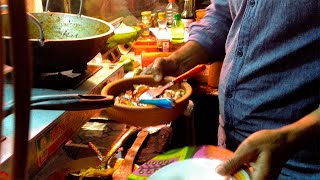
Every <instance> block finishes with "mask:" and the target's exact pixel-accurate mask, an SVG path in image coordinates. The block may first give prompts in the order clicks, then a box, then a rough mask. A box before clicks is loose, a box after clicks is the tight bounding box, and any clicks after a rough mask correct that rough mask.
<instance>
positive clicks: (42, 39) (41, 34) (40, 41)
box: [0, 5, 44, 47]
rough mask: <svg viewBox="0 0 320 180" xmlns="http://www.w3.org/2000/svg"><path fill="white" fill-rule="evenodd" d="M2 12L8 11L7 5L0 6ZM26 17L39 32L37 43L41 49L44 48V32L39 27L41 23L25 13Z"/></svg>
mask: <svg viewBox="0 0 320 180" xmlns="http://www.w3.org/2000/svg"><path fill="white" fill-rule="evenodd" d="M3 10H8V5H0V11H3ZM27 15H28V17H29V18H30V19H31V21H32V22H33V23H34V24H35V25H36V26H37V28H38V30H39V34H40V38H39V43H40V46H41V47H43V46H44V32H43V28H42V26H41V23H40V21H39V20H38V19H37V18H36V17H35V16H34V15H32V14H31V13H28V12H27Z"/></svg>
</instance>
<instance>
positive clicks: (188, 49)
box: [171, 41, 208, 69]
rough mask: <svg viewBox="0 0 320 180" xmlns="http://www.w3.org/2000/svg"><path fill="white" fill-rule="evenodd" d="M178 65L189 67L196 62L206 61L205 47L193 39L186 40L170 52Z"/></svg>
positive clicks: (202, 62) (204, 62)
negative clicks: (178, 47)
mask: <svg viewBox="0 0 320 180" xmlns="http://www.w3.org/2000/svg"><path fill="white" fill-rule="evenodd" d="M171 57H172V59H175V60H176V61H177V63H178V64H179V65H180V66H185V68H186V69H191V68H192V67H194V66H196V65H197V64H206V63H208V55H207V53H206V51H205V49H204V48H203V47H202V46H201V45H200V44H198V43H197V42H195V41H188V42H187V43H186V44H185V45H183V46H182V47H181V48H180V49H178V50H177V51H175V52H174V53H172V54H171Z"/></svg>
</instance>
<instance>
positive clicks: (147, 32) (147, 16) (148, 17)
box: [141, 11, 152, 37]
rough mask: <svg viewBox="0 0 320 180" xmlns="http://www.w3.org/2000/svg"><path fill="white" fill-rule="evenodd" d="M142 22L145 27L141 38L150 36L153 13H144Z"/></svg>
mask: <svg viewBox="0 0 320 180" xmlns="http://www.w3.org/2000/svg"><path fill="white" fill-rule="evenodd" d="M141 16H142V17H141V22H142V26H143V30H142V34H141V36H144V37H146V36H149V35H150V29H149V28H150V27H151V25H152V19H151V11H142V12H141Z"/></svg>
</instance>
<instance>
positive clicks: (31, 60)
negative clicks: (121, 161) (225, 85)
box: [0, 0, 245, 179]
mask: <svg viewBox="0 0 320 180" xmlns="http://www.w3.org/2000/svg"><path fill="white" fill-rule="evenodd" d="M26 2H27V4H25V3H24V2H13V1H9V2H8V3H6V2H1V4H0V5H2V6H1V7H2V8H1V14H2V18H1V19H0V20H1V21H0V22H1V24H0V25H1V26H0V27H1V28H0V29H1V31H0V32H1V33H0V34H1V37H3V38H2V41H3V43H1V45H2V46H0V50H1V51H0V52H1V57H0V59H1V64H4V68H3V69H2V68H1V73H2V74H4V76H2V79H1V82H2V85H1V87H2V89H1V94H0V95H1V101H0V103H2V104H5V105H4V108H3V112H1V113H2V114H1V115H2V116H3V117H4V118H3V120H2V132H1V131H0V132H1V134H2V142H1V152H0V153H1V166H0V171H1V172H3V173H4V174H7V176H5V177H8V179H9V177H10V178H12V179H28V178H31V179H32V178H44V177H45V176H46V175H48V174H50V173H48V167H50V168H51V167H52V164H55V165H56V164H57V159H59V158H57V157H56V156H57V152H59V151H61V148H64V149H68V148H69V149H70V148H71V149H72V148H85V149H93V150H90V153H91V155H92V156H95V158H92V157H88V158H87V159H85V160H83V159H79V160H75V161H72V162H71V163H68V165H67V166H70V164H77V165H79V164H86V165H89V166H95V163H96V159H97V158H98V159H99V157H100V158H102V159H104V158H105V157H103V155H100V156H99V151H100V150H101V151H103V152H104V153H105V152H108V151H109V152H110V151H111V150H113V151H114V152H113V153H118V152H119V149H120V150H121V148H120V147H121V146H124V147H125V145H124V144H123V143H122V142H123V141H124V140H125V139H127V138H128V137H125V136H124V135H128V134H132V133H136V134H137V132H138V131H140V133H138V135H137V138H134V139H133V140H132V142H131V143H132V144H133V145H132V146H131V147H130V146H129V147H127V148H124V147H123V149H122V150H123V152H122V157H123V158H125V159H127V158H126V157H127V156H129V155H131V158H134V157H135V154H137V153H138V149H139V147H140V146H142V144H143V141H144V139H145V138H146V137H147V135H148V134H152V133H151V130H150V128H147V129H146V128H145V127H139V126H141V124H139V123H138V124H134V123H132V122H133V121H132V120H131V121H132V122H130V120H129V122H128V123H126V122H127V121H125V120H123V121H122V120H120V123H114V121H113V120H118V119H117V118H118V116H116V115H115V114H116V113H117V112H116V111H118V110H115V111H104V110H105V107H106V106H112V105H113V101H112V105H110V99H108V98H109V97H108V96H107V95H109V94H107V93H106V94H102V95H106V97H104V98H105V99H102V101H103V102H102V103H100V104H99V103H97V104H95V105H92V103H91V104H90V105H89V106H85V108H84V107H83V106H84V105H82V106H81V107H80V109H79V107H76V108H72V107H73V106H72V105H70V104H67V105H61V103H60V102H59V103H56V104H54V103H53V104H54V105H57V104H58V107H56V106H52V104H49V105H47V104H45V105H44V104H41V103H42V100H39V99H36V101H35V102H33V100H34V97H39V96H49V99H50V98H51V99H52V98H54V99H56V98H57V96H58V97H59V98H60V97H61V96H66V97H69V95H70V96H72V95H77V98H79V95H80V99H81V98H84V99H85V100H87V98H88V99H89V100H93V99H95V100H96V99H99V98H101V96H93V95H100V94H101V93H102V92H107V90H105V88H106V87H108V85H109V84H112V85H113V84H116V83H115V82H120V81H121V79H126V78H128V77H131V76H134V73H136V72H137V69H140V68H143V67H141V63H142V62H141V61H142V59H141V58H142V55H143V53H144V52H140V53H142V54H141V55H140V54H136V52H135V50H137V49H136V48H135V47H134V46H130V43H129V45H128V44H126V43H124V44H119V43H116V45H112V46H108V45H110V43H109V44H108V43H107V42H110V41H108V40H110V39H112V35H113V36H115V32H114V31H115V29H116V28H118V27H119V26H121V27H123V24H125V23H126V24H127V25H128V26H129V25H130V26H132V25H133V26H135V25H138V26H139V24H140V21H141V17H140V12H141V11H142V10H152V11H153V12H159V11H161V8H163V7H164V6H165V5H166V4H167V2H162V1H154V2H153V1H152V3H151V2H150V1H148V3H147V4H146V5H145V6H143V5H142V4H143V3H146V2H144V1H141V4H139V3H138V2H140V1H138V2H136V1H127V2H126V3H127V4H121V2H123V1H99V3H96V4H94V3H92V2H91V1H84V2H83V3H82V1H79V2H77V3H76V4H72V3H73V2H74V1H72V2H71V1H66V0H65V1H63V2H60V3H61V4H60V5H59V4H56V3H57V1H52V2H51V3H52V4H50V3H49V0H47V1H42V2H40V1H34V2H37V3H36V5H35V4H34V5H32V4H31V5H30V4H28V1H26ZM30 2H31V1H30ZM32 2H33V1H32ZM89 2H91V3H89ZM123 3H124V2H123ZM3 5H4V6H3ZM159 5H162V6H159ZM12 6H13V7H14V8H12ZM74 6H76V7H77V8H78V10H76V9H77V8H75V7H74ZM97 7H99V8H98V9H99V11H97ZM117 7H121V8H120V9H119V8H117ZM143 7H144V8H147V9H144V8H143ZM56 9H58V10H63V11H65V12H54V11H55V10H56ZM79 9H80V10H79ZM82 9H83V11H82ZM116 10H119V11H120V10H121V11H120V12H119V13H115V12H116ZM26 11H27V12H28V13H25V12H26ZM8 12H9V13H8ZM55 16H56V17H55ZM119 17H120V18H119ZM123 17H124V18H123ZM30 22H31V25H30ZM45 22H50V23H51V24H50V23H49V24H44V23H45ZM57 24H58V26H57ZM73 24H74V25H73ZM69 25H72V27H70V28H69V27H68V26H69ZM80 25H81V26H80ZM96 26H97V27H96ZM9 27H10V28H9ZM47 27H48V29H46V28H47ZM140 27H141V26H140ZM68 28H69V29H68ZM55 29H63V30H62V31H60V33H61V32H63V33H62V36H61V37H59V38H58V39H57V38H56V37H54V36H55V35H50V32H48V31H49V30H53V32H51V33H53V34H54V33H56V32H55V31H54V30H55ZM151 30H153V31H152V32H156V30H157V29H156V28H155V29H151ZM140 31H143V27H142V29H139V30H138V32H140ZM30 33H31V34H30ZM48 33H49V34H48ZM58 33H59V32H58ZM153 34H156V33H153ZM140 35H141V34H140V33H136V34H135V36H134V41H138V40H139V38H141V37H140ZM120 36H121V35H120ZM52 37H54V38H52ZM55 38H56V39H55ZM131 38H132V37H131ZM140 40H141V42H144V40H145V39H143V38H142V39H140ZM178 46H179V45H176V47H174V48H178ZM142 48H143V47H142ZM174 48H173V50H174ZM143 50H146V49H143ZM143 50H142V51H143ZM158 51H159V49H157V48H156V52H158ZM152 53H153V52H152ZM144 55H145V54H144ZM145 56H146V55H145ZM150 56H151V57H152V58H153V59H154V58H155V57H158V56H160V55H159V54H151V55H149V56H148V58H150ZM128 57H130V58H128ZM21 59H23V61H21ZM127 59H131V60H132V59H133V60H132V61H130V63H129V64H130V66H129V70H128V64H127V63H126V62H127ZM149 60H150V59H149ZM136 62H138V64H135V63H136ZM145 66H146V65H144V67H145ZM206 72H207V71H206ZM202 76H205V74H204V73H203V74H202ZM201 78H202V79H201ZM128 79H130V78H128ZM140 79H141V78H140ZM150 79H152V78H150V77H149V80H144V81H141V82H149V81H151V80H150ZM195 80H196V81H198V82H199V81H201V80H203V77H201V75H199V76H198V79H196V78H195ZM170 81H171V79H170V80H167V81H166V82H163V84H161V85H164V84H165V83H167V82H170ZM204 81H206V79H205V80H204ZM123 82H124V83H123V84H125V85H127V84H128V82H129V81H125V80H123ZM141 82H140V81H135V83H141ZM183 83H186V82H183ZM183 83H182V85H181V87H183V88H184V90H185V91H186V92H187V94H188V93H190V94H188V96H187V98H186V99H183V100H184V101H183V100H180V101H179V100H177V101H176V102H175V103H176V104H175V107H174V108H173V109H174V111H172V112H175V113H172V112H171V111H170V113H167V110H166V109H164V110H163V111H161V112H160V113H159V112H157V111H159V108H158V107H157V110H156V111H152V108H154V107H152V108H149V109H151V112H150V115H152V117H153V119H154V121H152V120H151V122H156V121H155V120H156V118H157V116H160V115H159V114H161V113H162V115H166V114H175V115H174V116H168V117H166V118H165V120H166V121H163V120H162V121H160V123H159V122H157V123H153V124H152V123H150V121H149V122H147V123H146V124H145V126H148V127H150V126H152V127H153V126H156V125H162V126H161V127H156V129H163V131H160V132H162V133H163V132H166V135H168V134H170V133H171V130H170V131H168V129H166V127H169V125H170V122H171V121H172V126H171V127H174V126H175V123H174V121H173V120H175V119H180V121H182V123H180V124H179V125H178V126H179V128H177V130H176V133H177V134H179V133H180V137H178V139H179V138H180V139H179V140H181V139H183V140H184V141H187V142H188V143H187V144H188V145H195V136H196V135H195V130H190V129H193V128H194V127H195V124H194V123H195V122H194V118H195V117H197V114H194V109H193V103H192V101H189V100H191V98H192V97H193V98H195V99H194V101H195V102H196V101H197V96H194V95H193V96H192V97H191V90H190V91H189V90H188V88H189V89H190V88H191V86H190V85H189V84H187V83H186V84H183ZM202 83H203V81H202ZM205 84H206V82H205ZM125 85H122V87H125ZM193 88H194V87H193ZM209 88H210V87H209ZM215 88H216V87H215ZM200 89H201V88H200ZM108 90H109V89H108ZM194 90H197V89H196V88H194ZM109 91H112V90H109ZM200 91H201V93H202V94H203V90H200ZM195 92H197V91H195ZM86 94H87V95H92V96H90V97H89V96H85V95H86ZM59 95H60V96H59ZM81 95H82V96H81ZM111 95H112V94H111ZM216 95H217V94H213V95H212V94H211V95H210V96H211V97H214V100H212V101H214V102H215V103H217V100H216ZM185 96H186V95H185ZM46 98H48V97H46ZM90 98H91V99H90ZM46 100H48V99H46ZM99 100H100V99H99ZM49 101H50V100H49ZM10 102H14V103H13V104H12V106H11V110H10V111H7V109H6V108H7V104H10ZM180 102H181V103H180ZM72 103H73V102H72ZM72 103H71V104H72ZM180 104H183V105H180ZM59 105H60V106H59ZM52 108H53V109H52ZM8 109H10V108H8ZM37 109H40V110H37ZM110 109H115V108H114V107H112V108H110ZM120 111H121V113H120V114H121V115H124V116H131V119H134V117H135V115H133V116H132V115H130V114H129V113H130V111H127V112H124V111H123V109H120ZM198 111H199V112H200V111H203V109H202V110H199V109H198ZM209 111H210V110H209ZM110 112H111V113H110ZM138 112H139V113H140V114H142V115H143V113H147V112H148V111H146V110H145V109H143V110H142V111H141V110H140V111H138ZM168 112H169V110H168ZM135 113H136V112H135ZM155 113H158V115H154V114H155ZM183 113H184V114H183ZM215 113H216V114H215V116H217V112H215ZM199 114H201V113H199ZM113 115H114V116H113ZM144 115H145V116H146V114H144ZM203 115H204V116H205V115H206V114H201V115H199V118H203ZM147 116H148V115H147ZM110 117H112V118H116V119H112V118H110ZM181 117H182V118H181ZM97 119H98V120H99V122H103V123H104V126H103V127H104V128H103V130H106V128H105V127H106V124H107V127H108V128H109V129H111V131H108V133H109V134H111V135H108V138H101V139H100V141H99V142H100V143H101V141H103V143H104V144H101V145H99V148H101V149H100V150H99V148H98V150H97V148H96V146H95V145H94V144H93V145H92V146H91V148H89V147H88V146H87V143H89V142H91V141H94V140H93V139H90V140H86V141H81V142H75V141H76V140H75V137H81V136H80V135H79V133H81V132H82V131H83V129H84V126H90V123H88V122H91V123H92V122H93V121H92V120H97ZM141 122H142V121H141ZM177 122H179V120H177ZM148 123H150V124H148ZM164 124H165V125H164ZM168 124H169V125H168ZM91 125H92V124H91ZM133 125H134V126H133ZM183 126H185V130H184V131H183V133H181V129H183V128H181V127H183ZM133 127H134V128H133ZM156 132H157V131H156ZM159 136H160V135H154V136H153V138H154V139H153V141H159V139H157V138H159ZM92 137H93V136H92ZM170 137H171V136H168V138H169V139H170ZM150 139H152V138H150ZM150 141H152V140H150ZM97 142H98V141H97ZM119 142H121V143H120V144H119ZM129 142H130V141H129ZM168 142H169V140H168V141H166V142H164V144H166V143H168ZM170 142H171V141H170ZM198 142H201V140H200V141H198ZM153 143H154V142H153ZM147 145H150V146H151V145H152V143H151V142H150V143H149V141H148V144H147ZM176 145H178V144H176ZM161 147H162V148H163V149H162V150H163V151H164V150H167V149H165V148H164V147H165V145H163V146H161ZM173 147H174V146H173ZM112 148H115V149H112ZM144 148H145V149H143V150H146V149H148V147H146V145H144ZM166 148H167V147H166ZM94 149H95V151H94ZM134 149H136V150H134ZM179 150H181V152H182V151H183V152H184V150H185V149H183V148H182V149H179ZM163 151H161V152H158V154H154V155H153V156H150V154H149V156H146V155H144V156H141V158H143V157H144V158H146V157H148V158H149V159H145V161H141V162H140V163H141V164H143V163H146V162H147V160H150V159H151V158H153V157H156V155H159V154H161V153H162V152H163ZM187 151H188V152H192V153H191V154H193V155H192V156H199V154H200V156H202V157H206V156H208V157H214V156H215V153H214V152H216V151H220V150H218V149H214V148H213V149H212V147H204V146H203V147H198V148H196V149H193V148H190V149H188V150H187ZM202 151H204V152H207V153H205V154H206V155H201V153H204V152H202ZM179 152H180V151H179ZM90 153H89V154H90ZM96 153H98V156H96ZM210 153H211V155H210ZM119 154H120V155H119ZM119 154H117V155H118V156H121V153H119ZM146 154H147V153H146ZM112 155H113V154H112ZM189 155H190V154H189ZM229 155H230V153H229V152H225V154H224V155H223V156H221V158H220V159H221V160H223V158H226V157H228V156H229ZM107 156H108V154H107ZM138 156H139V155H138ZM187 157H190V156H186V158H187ZM73 158H75V159H76V158H77V157H73ZM90 158H91V159H90ZM160 158H161V157H160ZM93 159H94V160H93ZM53 161H54V162H53ZM132 161H133V160H132ZM99 162H100V161H99ZM58 163H59V162H58ZM126 163H127V162H126ZM131 163H132V164H136V162H131ZM98 164H99V163H98ZM132 164H131V165H132ZM141 164H140V165H141ZM77 168H87V167H80V166H77ZM138 168H139V167H136V169H138ZM57 169H58V168H57ZM122 170H123V169H122ZM44 171H45V172H44ZM49 171H50V170H49ZM51 171H52V169H51ZM119 171H120V170H119ZM119 171H118V172H117V171H116V172H115V174H118V176H117V175H115V177H128V176H129V175H130V174H131V173H132V172H133V169H132V168H131V169H130V171H129V174H126V175H123V172H122V173H121V172H119ZM123 171H124V170H123ZM51 173H52V172H51ZM242 173H244V172H242ZM39 174H42V175H43V176H41V175H39ZM244 174H245V173H244ZM133 176H134V175H133ZM51 177H52V176H51ZM56 177H58V176H56Z"/></svg>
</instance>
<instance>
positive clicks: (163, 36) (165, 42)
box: [157, 12, 171, 52]
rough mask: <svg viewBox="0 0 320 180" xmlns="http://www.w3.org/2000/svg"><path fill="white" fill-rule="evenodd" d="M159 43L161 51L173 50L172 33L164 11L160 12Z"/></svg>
mask: <svg viewBox="0 0 320 180" xmlns="http://www.w3.org/2000/svg"><path fill="white" fill-rule="evenodd" d="M158 26H159V30H158V33H157V45H158V48H159V50H160V51H163V52H169V51H170V50H171V42H170V33H169V31H168V30H167V19H166V14H165V13H164V12H159V13H158Z"/></svg>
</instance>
